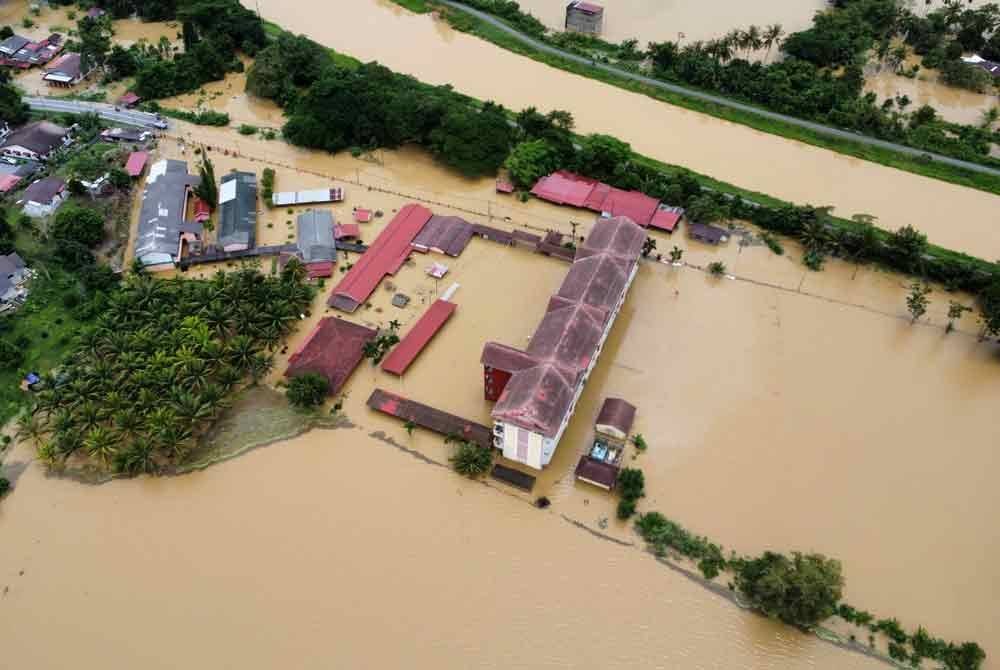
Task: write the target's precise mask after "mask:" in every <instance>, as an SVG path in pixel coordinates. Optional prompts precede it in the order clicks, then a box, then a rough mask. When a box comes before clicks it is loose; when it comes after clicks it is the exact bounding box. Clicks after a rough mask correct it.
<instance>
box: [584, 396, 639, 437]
mask: <svg viewBox="0 0 1000 670" xmlns="http://www.w3.org/2000/svg"><path fill="white" fill-rule="evenodd" d="M633 421H635V406H634V405H632V404H631V403H628V402H626V401H625V400H622V399H621V398H607V399H606V400H605V401H604V404H603V405H601V411H600V412H599V413H598V414H597V421H596V422H595V423H594V429H595V430H596V431H597V432H598V433H600V434H601V435H604V436H606V437H609V438H611V439H613V440H617V441H619V442H624V441H625V440H626V439H627V438H628V434H629V432H630V431H631V430H632V422H633Z"/></svg>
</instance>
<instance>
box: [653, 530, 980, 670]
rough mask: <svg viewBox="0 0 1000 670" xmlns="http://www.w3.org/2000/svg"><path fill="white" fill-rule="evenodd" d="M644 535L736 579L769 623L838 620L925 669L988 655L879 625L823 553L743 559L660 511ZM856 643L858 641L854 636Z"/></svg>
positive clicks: (890, 621)
mask: <svg viewBox="0 0 1000 670" xmlns="http://www.w3.org/2000/svg"><path fill="white" fill-rule="evenodd" d="M635 528H636V530H637V531H638V532H639V535H640V536H641V537H642V538H643V539H644V540H645V541H646V543H647V544H648V545H649V546H650V548H651V549H652V550H653V552H654V553H655V554H656V555H657V556H661V557H664V556H667V555H668V554H669V553H670V552H671V551H674V552H676V553H678V554H680V555H682V556H684V557H686V558H688V559H690V560H692V561H694V562H695V563H696V564H697V567H698V569H699V571H700V572H701V573H702V576H704V577H705V579H709V580H711V579H715V578H716V577H718V576H719V575H722V574H728V575H729V576H730V581H729V587H730V589H732V590H734V591H738V592H739V593H740V594H741V595H742V596H743V597H744V598H746V599H747V601H748V602H749V603H750V604H751V605H752V606H753V607H754V609H756V610H758V611H760V612H763V613H764V614H766V615H767V616H769V617H772V618H775V619H778V620H780V621H782V622H784V623H787V624H790V625H793V626H797V627H800V628H803V629H806V630H809V629H813V628H815V627H816V626H818V625H819V624H821V623H822V622H823V621H825V620H827V619H829V618H830V617H833V616H839V617H840V618H842V619H843V620H845V621H847V622H848V623H851V624H854V625H856V626H859V627H861V628H863V629H866V630H868V631H869V632H870V635H869V646H870V647H871V648H874V647H875V637H874V636H875V635H876V634H882V635H884V636H885V637H886V638H887V640H888V644H887V650H888V653H889V655H890V656H891V657H892V658H893V659H895V660H897V661H899V662H901V663H910V664H911V665H912V666H913V667H919V666H920V663H921V661H922V660H924V659H931V660H935V661H938V662H940V663H942V664H943V667H944V668H948V669H949V670H977V669H978V668H980V667H982V664H983V661H984V660H985V659H986V653H985V652H984V651H983V649H982V648H981V647H980V646H979V645H978V644H977V643H975V642H963V643H961V644H955V643H953V642H946V641H945V640H942V639H940V638H935V637H932V636H931V635H930V634H929V633H928V632H927V631H926V630H925V629H924V628H922V627H921V628H918V629H917V631H916V632H914V633H912V634H910V633H907V632H906V631H905V630H904V629H903V628H902V626H900V624H899V621H897V620H896V619H894V618H887V619H879V618H877V617H875V616H874V615H873V614H871V613H869V612H865V611H864V610H860V609H856V608H854V607H852V606H851V605H849V604H847V603H845V602H842V600H841V598H842V596H843V588H844V576H843V571H842V567H841V565H840V562H839V561H836V560H834V559H830V558H827V557H826V556H823V555H822V554H817V553H809V554H803V553H800V552H792V553H791V554H790V555H787V554H782V553H780V552H775V551H765V552H764V553H762V554H761V555H760V556H740V555H737V554H736V553H735V552H730V555H729V556H728V557H727V556H726V555H725V553H724V551H723V547H722V546H721V545H719V544H717V543H715V542H712V541H711V540H709V539H708V538H706V537H702V536H699V535H696V534H694V533H692V532H690V531H689V530H687V529H686V528H684V527H683V526H681V525H680V524H678V523H676V522H675V521H672V520H670V519H668V518H667V517H665V516H664V515H663V514H660V513H659V512H648V513H646V514H641V515H640V516H639V518H638V520H637V521H636V523H635ZM851 639H852V641H856V637H855V636H854V635H853V634H852V635H851Z"/></svg>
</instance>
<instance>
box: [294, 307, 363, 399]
mask: <svg viewBox="0 0 1000 670" xmlns="http://www.w3.org/2000/svg"><path fill="white" fill-rule="evenodd" d="M375 335H376V332H375V331H374V330H372V329H371V328H365V327H364V326H359V325H358V324H356V323H351V322H350V321H345V320H343V319H337V318H334V317H326V318H324V319H323V320H321V321H320V322H319V323H318V324H317V325H316V327H315V328H313V331H312V332H311V333H309V337H307V338H306V341H305V342H303V343H302V346H301V347H299V349H298V350H297V351H296V352H295V353H294V354H292V355H291V356H290V357H289V358H288V370H286V371H285V376H286V377H295V376H297V375H301V374H304V373H306V372H315V373H317V374H320V375H323V376H324V377H326V378H327V381H329V382H330V394H331V395H332V394H336V393H338V392H339V391H340V389H341V388H343V386H344V382H346V381H347V378H348V377H350V376H351V373H352V372H354V368H356V367H358V363H360V362H361V359H362V358H363V356H364V348H365V344H366V343H367V342H369V341H370V340H372V339H374V338H375Z"/></svg>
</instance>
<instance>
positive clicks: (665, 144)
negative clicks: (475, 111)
mask: <svg viewBox="0 0 1000 670" xmlns="http://www.w3.org/2000/svg"><path fill="white" fill-rule="evenodd" d="M259 4H260V10H261V12H262V14H263V15H264V16H265V17H266V18H268V19H271V20H274V21H277V22H278V23H279V24H282V25H284V26H285V27H286V28H288V29H290V30H293V31H296V32H300V33H305V34H307V35H309V36H310V37H312V38H313V39H315V40H317V41H319V42H321V43H323V44H325V45H328V46H331V47H333V48H335V49H338V50H341V51H343V52H345V53H348V54H351V55H353V56H355V57H358V58H360V59H362V60H378V61H380V62H382V63H383V64H385V65H387V66H389V67H391V68H393V69H395V70H397V71H400V72H405V73H408V74H412V75H414V76H416V77H417V78H419V79H421V80H423V81H427V82H431V83H435V84H452V85H453V86H454V87H455V88H456V89H457V90H459V91H462V92H463V93H467V94H470V95H473V96H475V97H478V98H482V99H494V100H496V101H498V102H500V103H502V104H504V105H506V106H508V107H511V108H514V109H521V108H524V107H527V106H531V105H535V106H537V107H539V108H540V109H542V110H549V109H566V110H569V111H571V112H572V113H573V115H574V118H575V119H576V123H577V129H578V130H580V131H582V132H604V133H610V134H612V135H615V136H617V137H619V138H621V139H623V140H626V141H628V142H630V143H631V144H632V146H633V147H634V148H635V149H636V150H637V151H639V152H641V153H644V154H646V155H649V156H653V157H655V158H658V159H660V160H663V161H666V162H669V163H675V164H679V165H685V166H687V167H690V168H691V169H694V170H697V171H698V172H702V173H705V174H709V175H712V176H713V177H716V178H718V179H722V180H725V181H728V182H730V183H733V184H737V185H739V186H742V187H744V188H748V189H751V190H754V191H760V192H763V193H769V194H772V195H775V196H778V197H781V198H784V199H787V200H790V201H793V202H798V203H811V204H814V205H833V206H835V208H836V211H837V212H838V213H839V214H842V215H845V216H851V215H853V214H859V213H863V214H870V215H873V216H876V217H878V224H879V225H880V226H883V227H885V228H890V229H896V228H900V227H902V226H904V225H914V226H916V227H917V228H919V229H921V230H923V231H924V232H926V233H927V234H928V236H929V237H930V239H931V241H933V242H935V243H937V244H941V245H944V246H947V247H951V248H954V249H960V250H963V251H967V252H969V253H973V254H976V255H979V256H983V257H986V258H1000V229H998V227H997V224H996V221H997V218H996V203H997V198H996V197H995V196H993V195H991V194H988V193H984V192H980V191H975V190H973V189H967V188H962V187H959V186H954V185H951V184H946V183H944V182H941V181H937V180H934V179H928V178H924V177H920V176H917V175H913V174H910V173H907V172H902V171H899V170H894V169H892V168H887V167H883V166H880V165H875V164H873V163H869V162H866V161H862V160H859V159H854V158H849V157H845V156H842V155H840V154H836V153H834V152H832V151H826V150H823V149H819V148H816V147H811V146H808V145H805V144H802V143H799V142H795V141H791V140H786V139H783V138H780V137H777V136H775V135H770V134H767V133H761V132H757V131H754V130H751V129H749V128H747V127H745V126H741V125H737V124H732V123H728V122H725V121H721V120H719V119H715V118H713V117H709V116H705V115H703V114H697V113H694V112H690V111H687V110H683V109H680V108H677V107H673V106H671V105H667V104H664V103H662V102H658V101H656V100H653V99H651V98H648V97H646V96H643V95H639V94H635V93H630V92H627V91H624V90H621V89H619V88H615V87H613V86H608V85H605V84H602V83H599V82H596V81H593V80H591V79H587V78H584V77H578V76H574V75H570V74H568V73H566V72H563V71H560V70H557V69H554V68H550V67H548V66H546V65H543V64H541V63H537V62H535V61H532V60H530V59H527V58H523V57H521V56H518V55H516V54H514V53H511V52H508V51H505V50H503V49H500V48H497V47H494V46H493V45H491V44H489V43H487V42H484V41H482V40H479V39H477V38H475V37H471V36H468V35H465V34H462V33H457V32H455V31H454V30H452V29H451V28H450V27H449V26H447V25H446V24H444V23H443V22H441V21H439V20H435V19H434V18H432V17H431V16H427V15H414V14H411V13H409V12H407V11H405V10H403V9H401V8H400V7H398V6H397V5H394V4H391V3H389V2H388V1H387V0H353V1H352V2H351V3H350V8H349V10H347V11H344V8H338V10H337V17H336V18H337V20H333V15H332V14H324V12H331V11H332V9H331V7H330V6H329V5H327V4H325V3H322V2H313V1H311V0H307V1H306V2H305V3H297V4H295V5H294V6H292V5H290V4H289V3H285V2H278V1H277V0H262V1H261V2H260V3H259ZM324 15H328V16H330V17H331V20H329V21H322V20H317V17H320V16H324ZM344 20H348V21H349V22H350V26H351V29H350V30H342V29H340V27H339V26H342V25H343V21H344ZM483 73H489V76H484V74H483Z"/></svg>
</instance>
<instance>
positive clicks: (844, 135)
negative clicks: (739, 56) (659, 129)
mask: <svg viewBox="0 0 1000 670" xmlns="http://www.w3.org/2000/svg"><path fill="white" fill-rule="evenodd" d="M439 1H440V2H441V4H444V5H448V6H449V7H452V8H454V9H457V10H459V11H463V12H466V13H468V14H471V15H473V16H475V17H476V18H479V19H482V20H483V21H486V22H487V23H489V24H490V25H492V26H494V27H496V28H499V29H500V30H502V31H503V32H505V33H507V34H508V35H510V36H511V37H514V38H516V39H517V40H519V41H521V42H524V43H525V44H528V45H530V46H532V47H534V48H536V49H538V50H539V51H544V52H545V53H548V54H552V55H554V56H559V57H561V58H565V59H566V60H570V61H573V62H575V63H579V64H581V65H586V66H589V67H593V68H596V69H600V70H604V71H605V72H609V73H611V74H614V75H616V76H619V77H624V78H626V79H631V80H633V81H638V82H641V83H643V84H647V85H649V86H653V87H656V88H659V89H663V90H664V91H671V92H673V93H679V94H681V95H684V96H687V97H689V98H696V99H698V100H704V101H706V102H712V103H715V104H717V105H722V106H724V107H730V108H732V109H738V110H741V111H744V112H750V113H751V114H756V115H757V116H760V117H763V118H765V119H772V120H776V121H783V122H785V123H788V124H791V125H794V126H799V127H800V128H808V129H809V130H813V131H815V132H817V133H821V134H823V135H827V136H829V137H838V138H841V139H848V140H851V141H854V142H857V143H859V144H866V145H868V146H873V147H880V148H882V149H890V150H892V151H896V152H899V153H901V154H906V155H909V156H924V157H927V158H931V159H933V160H934V161H936V162H938V163H944V164H946V165H953V166H955V167H960V168H965V169H967V170H971V171H973V172H982V173H984V174H991V175H996V176H1000V170H998V169H997V168H992V167H988V166H986V165H979V164H978V163H970V162H968V161H963V160H959V159H958V158H951V157H950V156H943V155H941V154H935V153H930V152H928V151H921V150H920V149H914V148H913V147H908V146H905V145H902V144H895V143H894V142H887V141H885V140H880V139H876V138H874V137H868V136H867V135H861V134H860V133H855V132H852V131H849V130H841V129H840V128H832V127H830V126H824V125H823V124H820V123H814V122H812V121H806V120H804V119H799V118H796V117H794V116H787V115H785V114H779V113H777V112H770V111H768V110H766V109H761V108H759V107H754V106H753V105H747V104H744V103H742V102H737V101H735V100H731V99H729V98H724V97H721V96H718V95H712V94H711V93H704V92H703V91H697V90H695V89H691V88H687V87H684V86H678V85H677V84H670V83H667V82H665V81H660V80H659V79H652V78H650V77H645V76H643V75H641V74H636V73H634V72H629V71H628V70H622V69H620V68H617V67H614V66H613V65H606V64H604V63H597V62H595V61H592V60H590V59H589V58H585V57H583V56H579V55H577V54H574V53H569V52H567V51H563V50H562V49H557V48H556V47H554V46H551V45H549V44H545V43H544V42H539V41H538V40H536V39H534V38H533V37H529V36H528V35H525V34H524V33H521V32H518V31H517V30H515V29H514V28H511V27H510V26H508V25H507V24H506V23H504V22H503V21H501V20H500V19H498V18H496V17H495V16H492V15H490V14H487V13H486V12H483V11H480V10H478V9H473V8H472V7H468V6H466V5H463V4H461V3H458V2H454V1H453V0H439Z"/></svg>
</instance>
